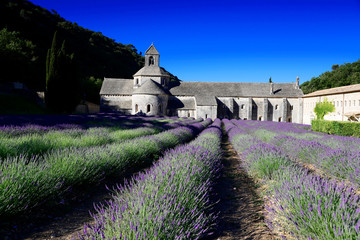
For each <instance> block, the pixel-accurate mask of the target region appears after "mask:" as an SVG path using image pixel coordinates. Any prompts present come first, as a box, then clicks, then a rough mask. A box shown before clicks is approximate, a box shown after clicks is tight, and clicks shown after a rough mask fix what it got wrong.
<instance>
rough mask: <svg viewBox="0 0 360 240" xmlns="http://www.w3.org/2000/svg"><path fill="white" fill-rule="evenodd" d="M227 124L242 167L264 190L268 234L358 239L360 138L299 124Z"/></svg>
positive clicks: (302, 237)
mask: <svg viewBox="0 0 360 240" xmlns="http://www.w3.org/2000/svg"><path fill="white" fill-rule="evenodd" d="M224 124H225V128H226V132H227V133H228V134H229V139H230V141H231V142H232V144H233V145H234V148H235V149H236V151H237V152H238V154H239V155H240V158H241V162H240V163H239V164H240V165H241V167H243V168H244V169H245V170H246V171H247V172H248V174H249V175H251V176H252V177H254V178H255V179H257V180H258V181H259V182H260V183H261V184H263V185H265V186H266V187H265V189H266V190H264V192H263V197H264V199H265V206H264V207H265V209H266V211H265V214H266V216H265V221H266V223H267V225H268V226H269V228H270V229H272V230H273V231H274V232H275V233H277V234H278V235H279V236H282V237H283V238H290V239H292V238H294V239H359V236H360V229H359V227H360V195H359V183H360V182H359V166H360V158H359V156H360V155H359V153H360V152H359V151H360V149H359V139H357V138H350V137H339V136H329V135H325V134H320V133H314V132H311V131H310V130H309V129H308V126H304V125H299V124H289V123H274V122H257V121H239V120H232V121H229V120H225V121H224Z"/></svg>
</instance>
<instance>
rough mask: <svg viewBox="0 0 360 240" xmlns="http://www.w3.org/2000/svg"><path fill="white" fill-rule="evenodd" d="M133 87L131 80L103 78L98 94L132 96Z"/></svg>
mask: <svg viewBox="0 0 360 240" xmlns="http://www.w3.org/2000/svg"><path fill="white" fill-rule="evenodd" d="M133 85H134V80H133V79H120V78H104V81H103V84H102V86H101V89H100V94H109V95H132V94H133Z"/></svg>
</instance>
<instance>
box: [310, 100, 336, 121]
mask: <svg viewBox="0 0 360 240" xmlns="http://www.w3.org/2000/svg"><path fill="white" fill-rule="evenodd" d="M334 111H335V106H334V105H333V104H332V103H331V102H329V101H328V100H327V98H325V99H324V101H323V102H317V103H316V106H315V109H314V112H315V114H316V118H317V119H324V116H325V115H326V114H328V113H331V112H334Z"/></svg>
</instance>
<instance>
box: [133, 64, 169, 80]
mask: <svg viewBox="0 0 360 240" xmlns="http://www.w3.org/2000/svg"><path fill="white" fill-rule="evenodd" d="M136 76H154V77H169V76H170V75H169V74H168V73H167V72H165V71H164V70H162V69H161V68H160V67H159V66H155V65H151V66H145V67H143V68H141V69H140V70H139V71H137V73H135V74H134V77H136Z"/></svg>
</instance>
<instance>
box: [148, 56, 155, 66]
mask: <svg viewBox="0 0 360 240" xmlns="http://www.w3.org/2000/svg"><path fill="white" fill-rule="evenodd" d="M154 64H155V61H154V57H153V56H150V57H149V66H151V65H154Z"/></svg>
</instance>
